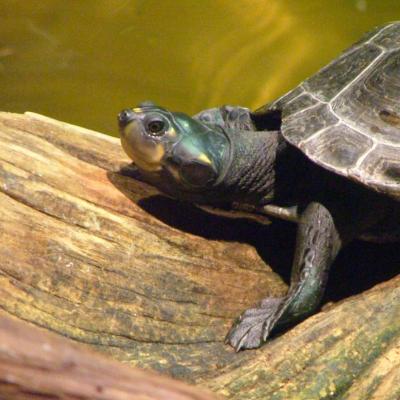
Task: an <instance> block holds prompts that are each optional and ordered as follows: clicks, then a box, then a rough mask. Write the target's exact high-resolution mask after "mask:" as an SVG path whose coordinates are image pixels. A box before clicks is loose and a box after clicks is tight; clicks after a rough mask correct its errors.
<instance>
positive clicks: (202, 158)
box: [197, 153, 211, 165]
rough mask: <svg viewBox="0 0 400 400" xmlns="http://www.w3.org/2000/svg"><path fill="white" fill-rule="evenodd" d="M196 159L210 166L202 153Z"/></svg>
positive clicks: (208, 160)
mask: <svg viewBox="0 0 400 400" xmlns="http://www.w3.org/2000/svg"><path fill="white" fill-rule="evenodd" d="M197 159H198V160H199V161H202V162H203V163H205V164H209V165H210V164H211V160H210V159H209V158H208V157H207V156H206V155H205V154H204V153H200V155H199V156H198V157H197Z"/></svg>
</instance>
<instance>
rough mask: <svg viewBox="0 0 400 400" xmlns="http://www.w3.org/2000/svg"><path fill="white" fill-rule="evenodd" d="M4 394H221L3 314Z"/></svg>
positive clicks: (189, 397) (166, 397)
mask: <svg viewBox="0 0 400 400" xmlns="http://www.w3.org/2000/svg"><path fill="white" fill-rule="evenodd" d="M0 398H1V399H2V400H6V399H10V400H16V399H18V400H19V399H37V400H39V399H44V398H51V399H76V400H85V399H103V400H123V399H138V400H212V399H216V396H214V395H212V394H207V393H206V392H205V391H204V390H200V389H198V388H194V387H191V386H189V385H186V384H184V383H181V382H178V381H176V380H173V379H170V378H165V377H161V376H159V375H157V374H155V373H151V372H148V371H146V372H144V371H140V370H138V369H134V368H128V367H127V366H125V365H123V364H121V363H118V362H116V361H112V360H109V359H108V358H106V357H104V356H100V355H98V354H95V353H94V352H93V351H89V350H88V349H86V348H84V347H83V346H82V345H78V344H75V343H73V342H72V341H70V340H66V339H65V338H62V337H61V336H58V335H55V334H54V333H50V332H45V331H43V330H41V329H38V328H36V327H32V326H29V325H28V324H27V323H25V322H22V321H18V320H15V319H12V318H10V317H6V316H5V315H0Z"/></svg>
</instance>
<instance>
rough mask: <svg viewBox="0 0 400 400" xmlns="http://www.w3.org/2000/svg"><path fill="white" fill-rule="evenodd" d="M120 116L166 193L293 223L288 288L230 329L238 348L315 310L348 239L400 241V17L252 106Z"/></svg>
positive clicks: (145, 172) (127, 142)
mask: <svg viewBox="0 0 400 400" xmlns="http://www.w3.org/2000/svg"><path fill="white" fill-rule="evenodd" d="M118 121H119V129H120V137H121V143H122V147H123V149H124V150H125V152H126V153H127V154H128V156H129V157H130V158H131V159H132V161H133V163H134V164H135V166H136V167H137V168H138V170H139V171H140V174H141V176H142V178H143V179H144V180H145V181H146V182H149V183H150V184H152V185H154V186H155V187H156V188H158V189H159V190H160V191H161V192H162V193H164V194H166V195H167V196H170V197H173V198H176V199H180V200H183V201H189V202H192V203H194V204H198V205H206V206H207V205H208V206H212V207H217V208H218V207H220V208H226V207H231V208H232V209H238V210H246V212H249V213H254V214H263V213H267V214H270V215H272V217H273V218H275V217H278V218H283V219H287V220H289V221H294V222H296V223H297V234H296V245H295V250H294V256H293V263H292V273H291V279H290V286H289V289H288V292H287V294H286V295H285V296H283V297H280V298H271V297H269V298H265V299H263V300H261V302H259V303H258V304H257V305H255V306H254V307H253V308H251V309H249V310H247V311H244V312H243V313H242V314H241V315H240V316H239V317H238V318H237V320H236V321H235V322H234V323H233V325H232V328H231V329H230V330H229V332H228V333H227V336H226V342H227V343H228V344H230V345H231V346H233V347H234V348H235V349H236V350H237V351H239V350H242V349H253V348H258V347H260V346H261V345H262V344H263V343H264V342H265V341H266V340H267V338H268V337H269V336H270V334H271V332H272V331H276V330H278V329H282V328H287V327H288V326H293V325H295V324H296V323H298V322H300V321H301V320H304V319H305V318H306V317H308V316H310V315H311V314H313V313H315V312H316V311H317V310H318V308H319V306H320V303H321V299H322V296H323V293H324V289H325V286H326V282H327V278H328V273H329V268H330V266H331V264H332V262H333V261H334V259H335V257H336V256H337V254H338V253H339V251H340V250H341V249H342V248H343V247H344V246H346V245H347V244H348V243H349V242H351V241H353V240H354V239H364V240H370V241H377V242H387V241H393V242H396V241H400V203H399V201H400V22H393V23H389V24H386V25H384V26H380V27H377V28H375V29H374V30H373V31H371V32H369V33H367V34H366V35H364V36H363V37H362V38H361V39H360V40H359V41H358V42H357V43H355V44H354V45H353V46H351V47H350V48H349V49H348V50H347V51H345V52H344V53H342V54H341V55H340V56H339V57H337V58H336V59H335V60H333V61H332V62H331V63H329V64H328V65H327V66H325V67H324V68H322V69H321V70H320V71H319V72H317V73H316V74H315V75H313V76H311V77H310V78H308V79H306V80H305V81H303V82H302V83H300V84H299V85H298V86H297V87H296V88H294V89H293V90H291V91H289V92H288V93H287V94H285V95H283V96H282V97H280V98H278V99H277V100H275V101H273V102H272V103H269V104H267V105H265V106H263V107H261V108H259V109H257V110H255V111H251V110H250V109H249V108H247V107H241V106H228V105H224V106H221V107H215V108H210V109H207V110H204V111H201V112H199V113H198V114H196V115H194V116H193V117H190V116H189V115H187V114H185V113H182V112H172V111H169V110H167V109H165V108H163V107H160V106H157V105H156V104H154V103H152V102H150V101H146V102H143V103H141V104H139V105H138V106H137V107H135V108H127V109H125V110H123V111H121V113H120V114H119V116H118ZM273 218H272V220H273Z"/></svg>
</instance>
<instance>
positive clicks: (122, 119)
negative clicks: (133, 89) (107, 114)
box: [118, 108, 134, 125]
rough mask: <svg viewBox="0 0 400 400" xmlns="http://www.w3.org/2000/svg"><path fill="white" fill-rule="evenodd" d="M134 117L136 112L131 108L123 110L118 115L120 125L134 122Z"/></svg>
mask: <svg viewBox="0 0 400 400" xmlns="http://www.w3.org/2000/svg"><path fill="white" fill-rule="evenodd" d="M133 116H134V112H133V111H132V110H131V109H130V108H127V109H125V110H122V111H121V112H120V113H119V114H118V122H119V124H120V125H126V124H127V123H128V122H130V121H132V119H133Z"/></svg>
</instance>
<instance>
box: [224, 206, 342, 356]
mask: <svg viewBox="0 0 400 400" xmlns="http://www.w3.org/2000/svg"><path fill="white" fill-rule="evenodd" d="M341 245H342V244H341V239H340V236H339V232H338V230H337V227H336V226H335V221H334V219H333V216H332V215H331V213H330V212H329V210H328V209H327V208H325V207H324V206H323V205H322V204H320V203H310V204H309V205H308V206H307V208H306V209H305V210H304V212H303V213H302V215H301V218H300V222H299V226H298V231H297V239H296V250H295V256H294V260H293V269H292V275H291V283H290V288H289V291H288V293H287V295H286V296H285V297H283V298H266V299H264V300H262V301H261V303H260V304H259V305H258V307H256V308H252V309H249V310H247V311H245V312H244V313H243V314H242V315H241V316H240V317H239V318H238V320H237V321H236V322H235V323H234V325H233V326H232V328H231V330H230V331H229V333H228V335H227V337H226V342H227V343H229V344H231V345H232V346H233V347H234V348H235V349H236V351H239V350H241V349H252V348H257V347H259V346H260V345H261V344H262V343H263V342H264V341H265V340H266V339H267V337H268V335H269V333H270V332H271V330H272V329H273V328H276V327H280V326H285V325H287V324H289V323H293V322H296V321H299V320H302V319H304V318H305V317H307V316H308V315H310V314H312V313H313V312H314V311H315V310H316V308H317V307H318V306H319V304H320V301H321V298H322V296H323V293H324V289H325V286H326V282H327V278H328V272H329V267H330V265H331V264H332V262H333V260H334V259H335V257H336V255H337V253H338V252H339V250H340V248H341Z"/></svg>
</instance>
